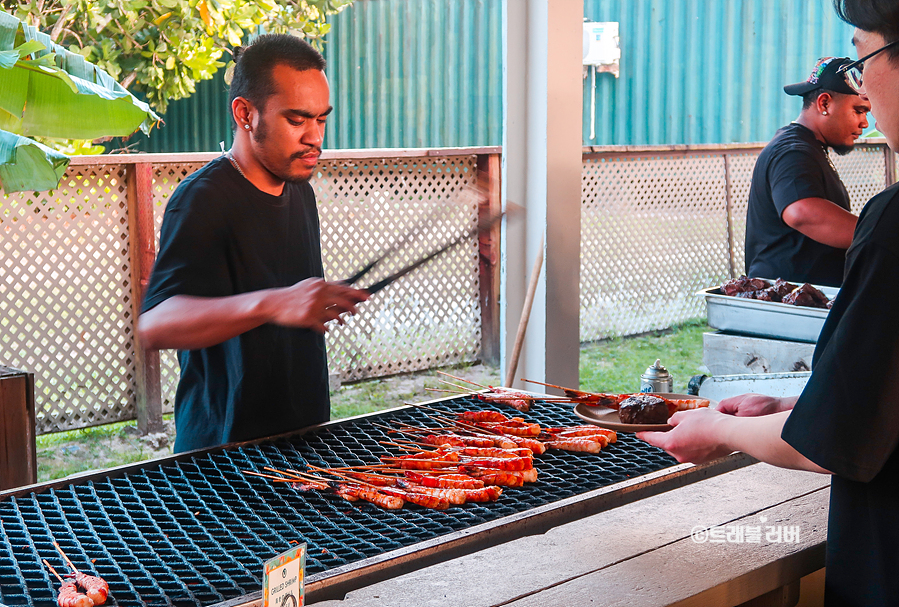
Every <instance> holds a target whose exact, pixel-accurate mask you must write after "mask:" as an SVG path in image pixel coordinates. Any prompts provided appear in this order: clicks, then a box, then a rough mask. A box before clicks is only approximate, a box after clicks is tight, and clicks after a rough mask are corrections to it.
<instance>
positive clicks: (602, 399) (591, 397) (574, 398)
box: [521, 379, 630, 409]
mask: <svg viewBox="0 0 899 607" xmlns="http://www.w3.org/2000/svg"><path fill="white" fill-rule="evenodd" d="M521 381H526V382H528V383H529V384H537V385H540V386H548V387H550V388H556V389H557V390H561V391H562V392H564V393H565V396H566V397H567V398H568V401H570V402H575V403H583V404H585V405H587V406H590V407H609V408H612V409H614V408H616V407H617V405H618V404H619V403H621V401H623V400H624V399H625V398H627V397H628V396H630V394H606V393H604V392H584V391H583V390H575V389H574V388H566V387H564V386H557V385H555V384H545V383H543V382H540V381H534V380H532V379H522V380H521ZM549 400H557V399H549Z"/></svg>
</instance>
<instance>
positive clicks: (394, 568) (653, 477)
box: [0, 398, 755, 607]
mask: <svg viewBox="0 0 899 607" xmlns="http://www.w3.org/2000/svg"><path fill="white" fill-rule="evenodd" d="M457 401H462V402H457ZM428 404H430V405H447V406H449V407H450V408H451V409H452V410H462V409H465V408H471V407H472V406H473V403H472V402H471V400H470V399H459V398H445V399H436V400H434V401H429V402H428ZM460 404H461V405H462V407H459V406H458V405H460ZM477 406H478V407H479V408H495V409H497V410H499V408H496V407H490V406H486V405H485V404H483V403H478V404H477ZM541 406H548V405H541ZM412 411H414V408H412V407H406V406H404V407H396V408H393V409H389V410H386V411H381V412H378V413H372V414H366V415H361V416H356V417H353V418H348V419H343V420H336V421H333V422H328V423H326V424H321V425H319V426H314V427H310V428H306V429H304V430H301V431H299V432H292V433H287V434H284V435H279V436H276V437H269V438H266V439H263V440H259V441H248V442H246V443H240V444H235V445H228V446H226V447H217V448H214V449H206V450H198V451H193V452H187V453H182V454H178V455H173V456H169V457H166V458H160V459H156V460H150V461H147V462H141V463H138V464H131V465H127V466H120V467H117V468H112V469H109V470H104V471H100V472H95V473H90V474H86V475H82V476H78V477H69V478H66V479H62V480H58V481H51V482H49V483H43V484H36V485H31V486H27V487H21V488H18V489H14V490H11V491H6V492H3V493H0V502H3V501H5V500H9V499H10V498H12V497H24V496H30V495H43V494H47V493H50V492H51V490H55V489H59V490H66V489H69V488H72V487H76V488H83V487H85V486H87V485H90V484H91V483H93V482H100V481H109V480H112V479H122V478H127V477H128V476H129V474H134V473H137V472H143V471H151V470H155V469H157V468H158V469H160V470H162V469H164V468H165V467H166V466H171V465H173V464H176V463H179V462H191V461H192V460H194V458H196V457H198V456H201V457H206V456H214V455H215V454H224V453H227V452H232V451H233V452H237V451H238V450H242V449H244V448H251V447H255V446H259V445H267V444H269V443H272V444H277V442H278V441H279V440H281V439H291V440H298V439H300V437H303V436H305V435H308V434H314V435H321V434H323V433H326V432H329V431H334V430H336V431H343V430H344V428H343V427H344V426H348V427H350V426H352V425H353V424H354V423H356V422H363V423H364V422H369V421H371V420H373V419H380V418H384V417H388V416H391V415H395V414H403V413H410V412H412ZM568 415H569V416H570V418H571V422H572V423H578V421H579V420H577V418H575V417H574V416H573V414H571V413H570V412H569V413H568ZM312 438H313V439H317V438H318V436H316V437H312ZM633 440H636V439H633ZM625 455H626V453H625ZM754 461H755V460H753V459H751V458H748V457H747V456H745V455H732V456H729V457H728V458H725V459H723V460H719V461H717V462H713V463H711V464H708V465H705V466H693V465H690V464H680V465H672V466H670V467H663V468H661V469H658V470H656V471H653V472H650V473H645V474H641V475H639V476H634V477H632V478H628V479H627V480H622V481H619V482H616V483H611V484H607V485H605V486H602V487H599V488H597V489H594V490H589V491H586V492H580V493H576V494H574V495H571V496H570V497H567V498H563V499H559V500H554V501H550V502H549V503H545V504H543V505H540V506H537V507H533V508H527V509H524V510H521V511H518V512H516V513H514V514H506V515H504V516H500V517H499V518H495V519H493V520H488V521H487V522H484V523H480V524H476V525H473V526H471V527H466V528H462V529H460V530H457V531H452V532H450V533H444V534H437V535H435V536H434V537H431V538H428V539H425V540H423V541H418V542H416V543H412V544H409V545H405V546H402V547H400V548H398V549H395V550H389V551H386V552H382V553H380V554H377V555H375V556H371V557H367V558H364V559H361V560H356V561H353V562H349V563H347V564H345V565H341V566H337V567H333V568H330V569H327V570H325V571H320V572H314V573H311V574H309V575H308V576H307V591H306V597H307V601H308V602H314V601H321V600H327V599H335V598H342V597H343V596H344V595H345V594H346V593H347V592H349V591H351V590H353V589H356V588H360V587H363V586H366V585H369V584H372V583H375V582H377V581H380V580H384V579H388V578H391V577H395V576H397V575H402V574H404V573H407V572H409V571H413V570H415V569H419V568H422V567H426V566H428V565H431V564H434V563H438V562H442V561H445V560H448V559H451V558H455V557H457V556H461V555H463V554H469V553H472V552H476V551H478V550H482V549H484V548H487V547H489V546H493V545H496V544H500V543H503V542H506V541H509V540H512V539H516V538H519V537H524V536H527V535H533V534H538V533H543V532H545V531H546V530H548V529H550V528H552V527H554V526H557V525H560V524H563V523H566V522H570V521H572V520H576V519H578V518H582V517H584V516H588V515H590V514H595V513H597V512H601V511H603V510H607V509H610V508H613V507H616V506H620V505H624V504H627V503H630V502H633V501H636V500H638V499H642V498H644V497H648V496H650V495H655V494H658V493H661V492H664V491H667V490H670V489H674V488H677V487H681V486H683V485H686V484H688V483H691V482H696V481H699V480H702V479H704V478H708V477H710V476H713V475H717V474H721V473H724V472H728V471H730V470H734V469H736V468H739V467H742V466H745V465H748V464H751V463H754ZM539 467H540V466H539V464H538V468H539ZM260 480H261V479H260ZM0 522H2V520H0ZM79 543H80V542H79ZM265 558H269V556H268V555H266V557H265ZM260 597H261V591H256V592H249V593H246V594H243V595H241V596H237V597H234V598H231V599H228V600H225V601H221V602H218V603H202V604H213V605H217V606H220V607H224V606H226V605H227V606H236V605H252V604H255V603H257V602H258V600H259V598H260ZM34 604H36V605H37V604H43V603H40V602H35V603H34ZM177 604H181V603H177ZM197 604H200V603H197Z"/></svg>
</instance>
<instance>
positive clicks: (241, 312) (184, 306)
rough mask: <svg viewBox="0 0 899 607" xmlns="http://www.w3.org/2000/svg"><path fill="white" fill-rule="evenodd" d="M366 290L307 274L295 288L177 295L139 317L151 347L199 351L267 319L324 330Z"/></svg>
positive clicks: (140, 328) (140, 331)
mask: <svg viewBox="0 0 899 607" xmlns="http://www.w3.org/2000/svg"><path fill="white" fill-rule="evenodd" d="M366 299H368V293H367V292H366V291H362V290H359V289H354V288H352V287H347V286H345V285H343V284H340V283H328V282H325V281H324V280H322V279H320V278H309V279H306V280H304V281H302V282H299V283H297V284H295V285H293V286H291V287H285V288H278V289H263V290H261V291H254V292H250V293H242V294H240V295H231V296H228V297H191V296H186V295H176V296H173V297H170V298H169V299H167V300H165V301H163V302H162V303H160V304H158V305H157V306H155V307H153V308H151V309H150V310H147V311H146V312H144V313H143V314H141V315H140V318H139V319H138V334H139V336H140V339H141V345H142V346H143V347H144V348H147V349H151V350H161V349H166V348H177V349H179V350H196V349H199V348H206V347H209V346H214V345H216V344H220V343H222V342H224V341H227V340H229V339H231V338H232V337H236V336H238V335H240V334H242V333H246V332H247V331H249V330H250V329H254V328H256V327H258V326H260V325H263V324H265V323H274V324H277V325H282V326H286V327H303V328H307V329H312V330H313V331H318V332H319V333H324V332H325V331H326V330H327V327H326V326H325V325H326V323H328V322H330V321H332V320H337V321H338V322H342V321H341V320H340V315H341V314H343V313H345V312H348V313H350V314H354V313H355V312H356V304H357V303H359V302H362V301H365V300H366Z"/></svg>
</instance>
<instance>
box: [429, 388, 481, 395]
mask: <svg viewBox="0 0 899 607" xmlns="http://www.w3.org/2000/svg"><path fill="white" fill-rule="evenodd" d="M425 390H427V391H428V392H445V393H447V394H471V392H459V391H457V390H444V389H443V388H425Z"/></svg>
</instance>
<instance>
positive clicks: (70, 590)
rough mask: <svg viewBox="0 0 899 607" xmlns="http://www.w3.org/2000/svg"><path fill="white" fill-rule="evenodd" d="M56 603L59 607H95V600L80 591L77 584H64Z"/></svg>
mask: <svg viewBox="0 0 899 607" xmlns="http://www.w3.org/2000/svg"><path fill="white" fill-rule="evenodd" d="M56 603H57V604H58V605H59V607H94V601H93V599H91V598H90V597H89V596H87V595H86V594H84V593H83V592H81V591H80V590H78V586H76V585H75V582H64V583H63V585H62V586H60V587H59V595H58V596H57V597H56Z"/></svg>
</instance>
